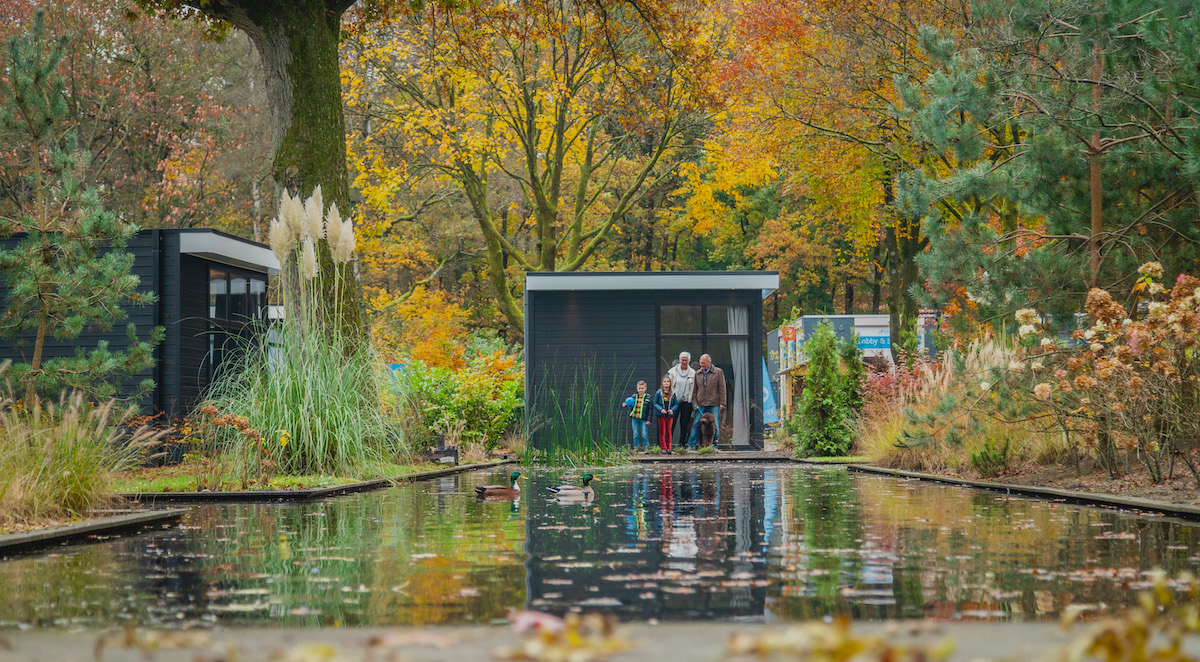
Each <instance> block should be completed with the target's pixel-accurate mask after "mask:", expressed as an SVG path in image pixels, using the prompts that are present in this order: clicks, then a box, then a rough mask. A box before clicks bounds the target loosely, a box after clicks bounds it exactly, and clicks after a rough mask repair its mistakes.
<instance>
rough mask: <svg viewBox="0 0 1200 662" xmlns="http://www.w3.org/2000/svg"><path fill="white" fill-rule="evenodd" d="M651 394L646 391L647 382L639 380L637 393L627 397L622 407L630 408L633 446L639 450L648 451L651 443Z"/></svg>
mask: <svg viewBox="0 0 1200 662" xmlns="http://www.w3.org/2000/svg"><path fill="white" fill-rule="evenodd" d="M650 406H651V404H650V394H649V393H646V382H644V381H639V382H638V383H637V393H635V394H634V395H631V396H629V397H628V398H625V403H624V404H622V405H621V407H622V408H626V407H628V408H630V409H631V411H630V412H629V418H631V419H633V447H634V449H635V450H637V451H638V452H642V453H644V452H646V446H647V445H648V444H649V443H650V435H649V430H647V426H648V425H649V424H650Z"/></svg>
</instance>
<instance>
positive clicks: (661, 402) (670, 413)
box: [654, 377, 679, 455]
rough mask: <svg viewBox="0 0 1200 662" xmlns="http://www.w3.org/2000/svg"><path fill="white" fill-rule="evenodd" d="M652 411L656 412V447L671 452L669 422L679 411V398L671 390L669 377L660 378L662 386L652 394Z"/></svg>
mask: <svg viewBox="0 0 1200 662" xmlns="http://www.w3.org/2000/svg"><path fill="white" fill-rule="evenodd" d="M654 411H656V412H658V447H659V448H661V449H662V452H664V453H666V454H667V455H670V454H671V423H672V422H673V421H674V420H675V412H677V411H679V400H678V399H677V398H676V397H675V394H674V393H672V392H671V378H670V377H663V378H662V388H660V389H658V393H655V394H654Z"/></svg>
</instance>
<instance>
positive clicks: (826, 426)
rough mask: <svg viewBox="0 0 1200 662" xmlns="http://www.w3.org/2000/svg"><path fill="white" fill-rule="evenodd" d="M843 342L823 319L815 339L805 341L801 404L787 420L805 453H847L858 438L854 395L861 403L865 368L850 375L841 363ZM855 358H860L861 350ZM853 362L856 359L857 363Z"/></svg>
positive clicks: (800, 448)
mask: <svg viewBox="0 0 1200 662" xmlns="http://www.w3.org/2000/svg"><path fill="white" fill-rule="evenodd" d="M838 345H839V343H838V341H837V338H836V337H835V336H834V334H833V327H832V326H830V325H829V324H828V323H827V322H822V323H821V325H820V326H818V327H817V330H816V333H814V334H813V336H812V339H811V340H809V341H808V342H806V343H805V345H804V350H805V352H806V353H807V354H808V372H807V373H806V374H805V377H804V391H803V393H802V394H801V400H800V407H799V408H798V409H797V411H796V414H795V415H794V416H793V417H792V419H791V420H789V421H788V422H787V428H788V432H789V434H791V435H792V436H793V437H794V438H795V439H796V441H797V445H798V446H799V451H800V452H801V453H802V454H804V455H815V456H831V455H847V454H848V453H849V452H850V446H851V444H852V443H853V442H854V436H853V432H852V425H853V419H854V414H855V411H854V409H853V408H852V406H851V405H852V402H849V401H848V400H849V399H850V398H857V402H858V403H859V406H861V402H862V397H861V389H862V386H861V374H862V370H861V368H859V369H857V370H852V371H850V373H849V379H847V377H846V376H843V374H842V371H841V369H840V368H839V366H838V363H839V354H840V353H842V352H840V351H839V347H838ZM853 355H854V361H853V362H858V358H857V350H854V353H853ZM853 362H852V363H853Z"/></svg>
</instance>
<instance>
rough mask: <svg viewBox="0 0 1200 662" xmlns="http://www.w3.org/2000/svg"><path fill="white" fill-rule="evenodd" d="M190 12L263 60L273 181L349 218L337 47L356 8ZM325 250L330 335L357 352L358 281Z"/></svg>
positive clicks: (277, 3)
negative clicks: (212, 21) (216, 23)
mask: <svg viewBox="0 0 1200 662" xmlns="http://www.w3.org/2000/svg"><path fill="white" fill-rule="evenodd" d="M187 4H189V5H191V6H193V7H194V8H195V9H198V10H199V11H201V12H203V13H204V14H206V15H208V16H211V17H213V18H218V19H222V20H225V21H228V22H229V23H232V24H233V25H234V26H236V27H237V28H238V29H240V30H242V31H244V32H245V33H246V34H247V36H249V37H250V40H251V41H252V42H254V45H255V47H256V48H257V49H258V52H259V55H260V56H261V57H262V61H263V69H264V70H265V72H266V85H267V100H268V102H269V104H270V110H271V138H272V143H273V146H274V148H275V157H274V162H273V163H272V166H271V175H272V177H273V178H274V179H275V183H276V185H277V186H278V187H279V188H280V189H285V190H287V191H289V192H291V193H294V194H299V195H300V196H301V197H303V198H308V196H310V195H311V194H312V192H313V190H314V189H315V188H316V187H317V186H318V185H320V186H321V193H322V197H323V198H324V200H325V203H326V205H328V204H331V203H336V204H337V206H338V209H339V210H341V211H342V213H343V216H348V215H349V214H350V212H351V209H352V205H351V203H350V185H349V176H348V173H347V168H346V119H345V116H344V115H343V113H342V89H341V71H340V67H339V62H338V39H339V37H340V32H341V22H342V13H343V12H344V11H345V10H346V8H347V7H348V6H349V4H350V3H349V2H346V1H345V0H203V1H201V0H189V1H188V3H187ZM319 243H320V242H319ZM320 247H321V248H320V250H319V251H318V257H319V260H320V275H319V278H320V279H321V287H320V290H321V296H322V309H323V310H324V311H325V314H324V315H323V322H324V324H325V327H326V331H328V332H332V333H335V334H336V335H337V336H339V337H341V338H342V339H343V340H345V341H346V342H347V343H348V346H350V347H357V346H360V345H361V343H363V342H365V341H366V339H367V335H366V323H365V322H366V321H365V317H364V314H363V303H362V290H361V288H360V286H359V282H358V276H357V274H355V273H354V270H352V269H342V271H343V272H344V273H343V274H342V275H341V277H338V276H337V274H336V271H337V270H336V268H335V267H336V266H337V265H335V264H334V262H333V257H332V255H330V252H329V249H328V246H326V245H325V244H324V243H320ZM294 294H295V293H294V292H289V293H287V295H289V296H292V295H294Z"/></svg>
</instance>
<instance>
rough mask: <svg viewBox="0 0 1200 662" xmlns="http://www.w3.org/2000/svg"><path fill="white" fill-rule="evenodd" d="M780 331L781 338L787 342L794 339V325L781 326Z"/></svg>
mask: <svg viewBox="0 0 1200 662" xmlns="http://www.w3.org/2000/svg"><path fill="white" fill-rule="evenodd" d="M781 333H782V335H783V339H784V340H786V341H788V342H791V341H793V340H795V339H796V327H794V326H785V327H783V329H782V331H781Z"/></svg>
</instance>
